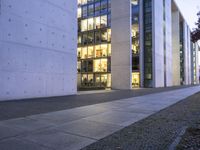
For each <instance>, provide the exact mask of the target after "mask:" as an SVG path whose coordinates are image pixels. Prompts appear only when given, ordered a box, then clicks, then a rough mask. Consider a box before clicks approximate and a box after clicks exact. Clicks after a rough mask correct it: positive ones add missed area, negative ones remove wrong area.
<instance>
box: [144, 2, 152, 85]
mask: <svg viewBox="0 0 200 150" xmlns="http://www.w3.org/2000/svg"><path fill="white" fill-rule="evenodd" d="M143 3H144V4H143V7H144V8H143V10H144V12H143V14H144V86H145V87H153V85H152V84H153V83H152V81H153V71H152V70H153V69H152V67H153V66H152V0H144V1H143Z"/></svg>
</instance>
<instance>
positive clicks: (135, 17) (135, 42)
mask: <svg viewBox="0 0 200 150" xmlns="http://www.w3.org/2000/svg"><path fill="white" fill-rule="evenodd" d="M131 5H132V34H131V35H132V72H133V73H132V87H133V88H135V87H140V47H139V3H138V0H132V1H131Z"/></svg>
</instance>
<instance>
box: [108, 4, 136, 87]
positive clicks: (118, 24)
mask: <svg viewBox="0 0 200 150" xmlns="http://www.w3.org/2000/svg"><path fill="white" fill-rule="evenodd" d="M111 5H112V7H111V12H112V13H111V21H112V26H111V29H112V41H111V43H112V57H111V68H112V70H111V75H112V88H113V89H131V72H132V67H131V66H132V65H131V63H132V57H131V1H130V0H123V1H122V0H111Z"/></svg>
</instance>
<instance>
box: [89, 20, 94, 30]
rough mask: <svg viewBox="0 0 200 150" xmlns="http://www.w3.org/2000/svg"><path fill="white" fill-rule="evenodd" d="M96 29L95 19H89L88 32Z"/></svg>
mask: <svg viewBox="0 0 200 150" xmlns="http://www.w3.org/2000/svg"><path fill="white" fill-rule="evenodd" d="M93 29H94V19H93V18H90V19H88V30H93Z"/></svg>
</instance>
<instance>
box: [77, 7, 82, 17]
mask: <svg viewBox="0 0 200 150" xmlns="http://www.w3.org/2000/svg"><path fill="white" fill-rule="evenodd" d="M78 18H81V8H78Z"/></svg>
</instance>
